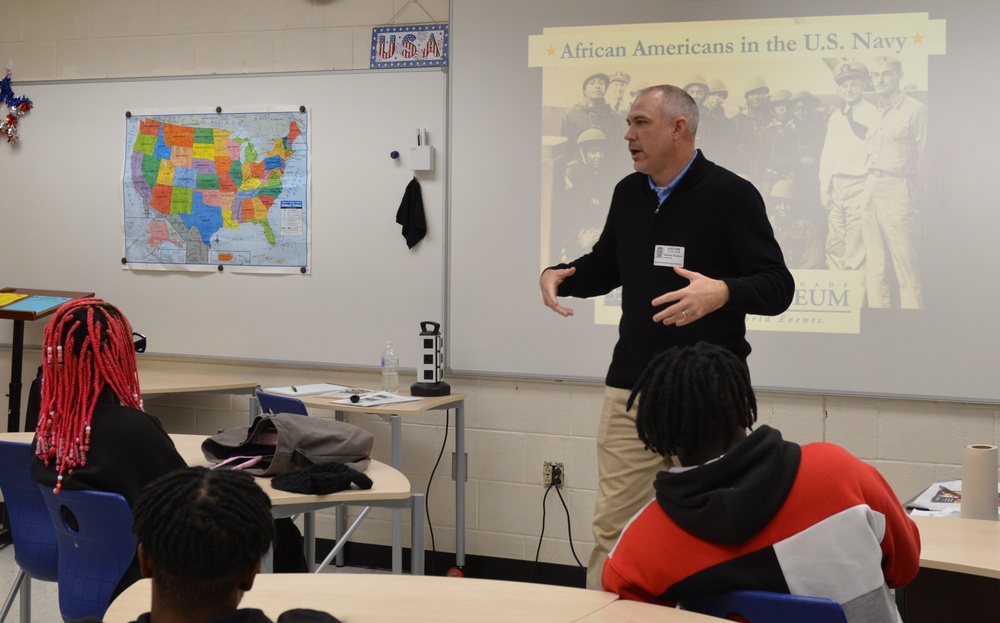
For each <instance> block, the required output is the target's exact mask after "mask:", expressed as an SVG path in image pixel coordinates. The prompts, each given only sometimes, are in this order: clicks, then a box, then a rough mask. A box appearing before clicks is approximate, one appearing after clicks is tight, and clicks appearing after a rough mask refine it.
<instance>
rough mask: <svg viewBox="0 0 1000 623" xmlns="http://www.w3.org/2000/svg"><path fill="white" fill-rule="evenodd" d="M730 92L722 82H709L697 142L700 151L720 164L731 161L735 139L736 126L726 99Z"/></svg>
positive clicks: (701, 112)
mask: <svg viewBox="0 0 1000 623" xmlns="http://www.w3.org/2000/svg"><path fill="white" fill-rule="evenodd" d="M728 97H729V90H728V89H727V88H726V84H725V83H724V82H723V81H721V80H709V81H708V96H707V97H706V98H705V103H704V105H702V106H701V110H700V111H699V112H700V117H701V119H700V120H699V122H698V135H697V137H696V142H697V145H698V148H699V149H702V150H704V151H705V153H708V154H712V159H713V160H715V161H716V162H719V163H726V162H728V160H729V153H730V151H731V146H732V143H733V140H734V138H735V132H736V130H735V125H734V123H733V120H732V119H730V118H729V116H728V115H726V106H725V104H726V99H727V98H728Z"/></svg>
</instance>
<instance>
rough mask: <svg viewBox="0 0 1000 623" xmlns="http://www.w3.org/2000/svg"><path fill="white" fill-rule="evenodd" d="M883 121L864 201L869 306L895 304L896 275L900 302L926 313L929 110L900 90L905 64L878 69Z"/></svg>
mask: <svg viewBox="0 0 1000 623" xmlns="http://www.w3.org/2000/svg"><path fill="white" fill-rule="evenodd" d="M871 77H872V86H873V87H874V88H875V93H876V95H877V96H878V101H877V102H876V106H877V107H878V112H879V122H878V125H876V126H875V128H874V130H873V131H872V132H871V134H870V135H869V138H868V158H867V168H868V178H867V180H866V182H865V190H864V199H863V200H862V217H861V233H862V237H863V240H864V245H865V254H866V261H865V266H866V274H865V285H866V288H867V294H868V306H869V307H889V306H891V305H892V301H893V294H894V293H893V292H892V285H891V278H892V274H893V273H894V274H895V278H896V283H897V284H898V287H899V301H898V304H899V306H900V307H902V308H904V309H921V308H923V306H924V296H923V291H922V286H921V282H920V270H919V262H918V260H919V257H918V243H919V239H920V234H921V229H922V228H921V225H922V222H923V210H922V201H923V192H922V190H923V188H922V180H923V179H925V178H924V173H925V171H924V162H923V158H924V147H925V143H926V140H927V108H926V106H924V104H922V103H921V102H919V101H917V100H916V99H914V98H913V97H912V96H910V95H907V94H906V92H904V91H903V90H902V89H901V88H900V81H901V80H902V78H903V66H902V64H901V63H900V62H899V61H898V60H896V59H893V58H883V59H879V60H878V61H877V62H876V63H875V64H874V65H873V66H872V72H871Z"/></svg>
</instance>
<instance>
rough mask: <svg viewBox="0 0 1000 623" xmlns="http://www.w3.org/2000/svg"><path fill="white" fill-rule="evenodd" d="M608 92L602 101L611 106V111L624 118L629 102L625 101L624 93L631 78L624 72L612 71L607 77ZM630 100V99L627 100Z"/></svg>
mask: <svg viewBox="0 0 1000 623" xmlns="http://www.w3.org/2000/svg"><path fill="white" fill-rule="evenodd" d="M608 80H609V83H608V92H607V94H606V95H605V96H604V100H605V101H606V102H607V103H608V106H611V110H613V111H615V112H616V113H618V114H620V115H621V116H622V119H624V118H625V115H626V114H628V107H629V105H630V103H631V102H630V101H625V93H626V92H627V91H628V83H629V82H631V81H632V78H631V76H629V75H628V74H627V73H625V72H624V71H614V72H611V74H609V75H608ZM629 99H630V100H631V98H629Z"/></svg>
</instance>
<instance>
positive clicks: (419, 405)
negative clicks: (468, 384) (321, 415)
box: [299, 390, 465, 415]
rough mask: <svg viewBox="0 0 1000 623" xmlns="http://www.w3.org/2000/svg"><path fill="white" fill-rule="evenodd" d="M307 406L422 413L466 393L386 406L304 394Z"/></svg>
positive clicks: (384, 413)
mask: <svg viewBox="0 0 1000 623" xmlns="http://www.w3.org/2000/svg"><path fill="white" fill-rule="evenodd" d="M399 395H400V396H408V395H409V392H408V391H406V390H400V391H399ZM299 400H301V401H302V402H303V403H304V404H305V405H306V406H307V407H315V408H317V409H326V410H328V411H345V412H349V413H374V414H378V415H420V414H421V413H424V412H425V411H430V410H432V409H438V408H440V407H443V406H444V405H449V404H452V403H454V402H459V401H463V400H465V394H449V395H447V396H427V397H424V398H420V399H419V400H413V401H410V402H396V403H393V404H391V405H384V406H363V405H343V404H333V402H334V401H335V400H339V399H338V398H331V397H329V396H324V395H322V394H320V395H316V396H302V397H301V398H299Z"/></svg>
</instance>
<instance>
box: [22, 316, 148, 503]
mask: <svg viewBox="0 0 1000 623" xmlns="http://www.w3.org/2000/svg"><path fill="white" fill-rule="evenodd" d="M42 365H43V372H42V406H41V410H40V413H39V417H38V428H37V430H36V435H35V436H36V438H37V440H38V443H37V447H36V449H35V454H37V455H38V457H39V458H40V459H42V460H43V461H44V462H45V465H46V466H49V465H54V467H55V470H56V474H57V476H56V478H57V480H56V488H55V492H56V493H59V489H60V488H62V480H63V473H70V474H71V473H73V470H74V469H76V468H77V467H83V466H84V465H86V464H87V451H88V450H90V434H91V430H90V420H91V418H92V417H93V415H94V406H95V405H96V404H97V399H98V396H99V395H100V394H101V392H102V391H103V390H104V389H105V387H107V388H108V389H109V390H110V391H111V392H112V393H113V394H114V395H115V397H116V398H117V399H118V400H119V401H121V403H122V404H123V405H125V406H127V407H132V408H135V409H142V395H141V394H140V392H139V376H138V373H137V372H136V364H135V350H134V347H133V345H132V327H131V325H129V323H128V320H127V319H126V318H125V316H124V315H123V314H122V313H121V312H120V311H119V310H118V309H117V308H116V307H115V306H114V305H111V304H109V303H105V302H104V301H102V300H101V299H96V298H87V299H77V300H74V301H70V302H68V303H66V304H65V305H63V306H62V307H60V308H59V309H58V310H56V313H55V315H54V316H53V318H52V320H51V321H50V322H49V324H48V326H47V327H46V328H45V338H44V340H43V342H42Z"/></svg>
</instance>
